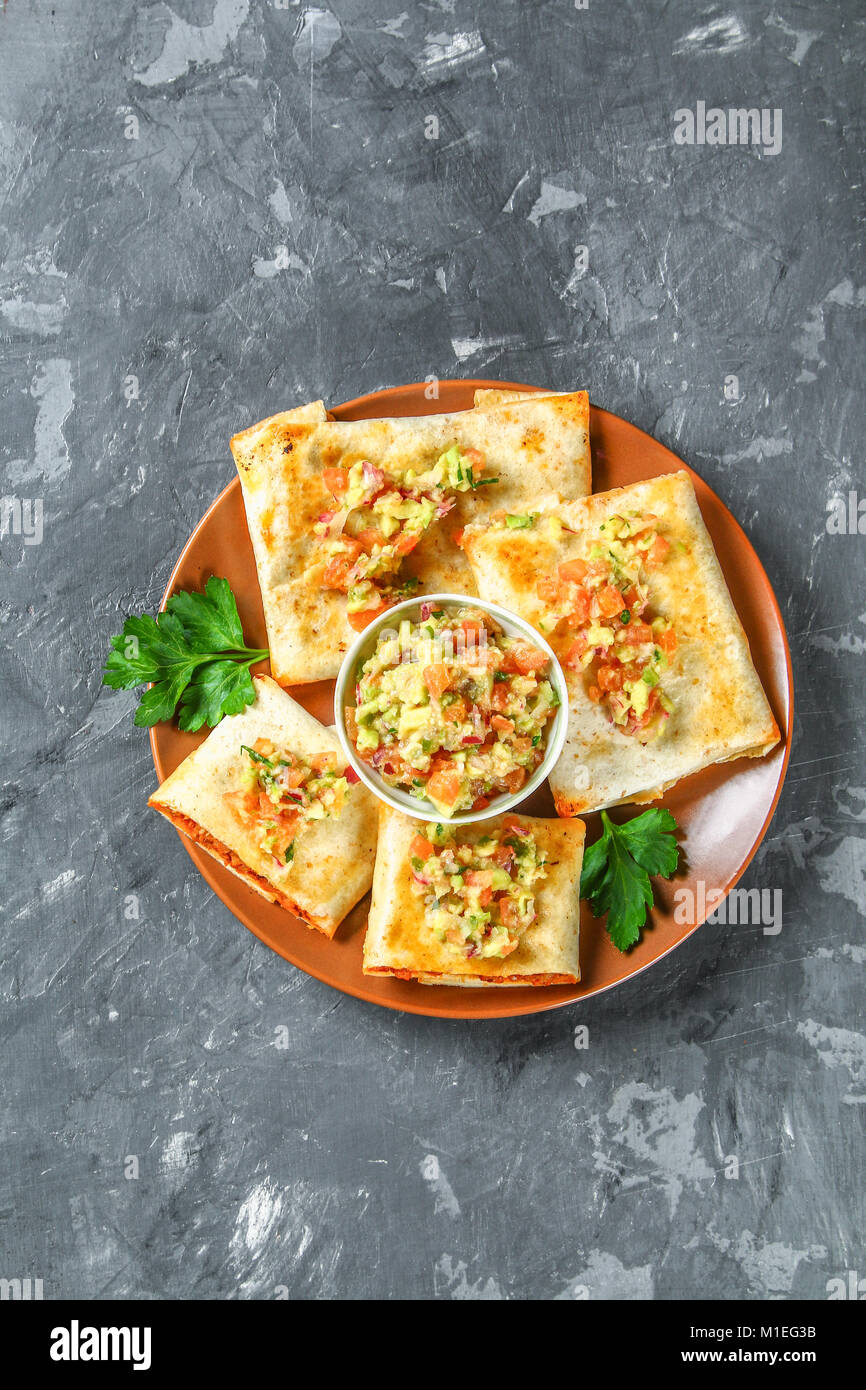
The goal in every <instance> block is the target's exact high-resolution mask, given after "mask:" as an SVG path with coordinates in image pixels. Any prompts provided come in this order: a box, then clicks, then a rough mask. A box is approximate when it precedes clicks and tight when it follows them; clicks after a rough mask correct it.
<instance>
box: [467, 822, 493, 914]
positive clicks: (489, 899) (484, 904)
mask: <svg viewBox="0 0 866 1390" xmlns="http://www.w3.org/2000/svg"><path fill="white" fill-rule="evenodd" d="M489 805H490V797H489V796H476V798H475V800H474V801H473V803H472V805H471V807H470V810H472V811H486V810H487V807H488V806H489ZM489 901H490V897H488V899H487V902H489ZM484 906H485V907H486V906H487V903H485V904H484Z"/></svg>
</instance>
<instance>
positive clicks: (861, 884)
mask: <svg viewBox="0 0 866 1390" xmlns="http://www.w3.org/2000/svg"><path fill="white" fill-rule="evenodd" d="M813 862H814V865H815V869H816V870H817V873H818V879H819V882H820V884H821V887H822V888H823V890H824V892H825V893H838V894H839V895H840V897H843V898H847V899H848V902H849V903H853V904H854V906H855V907H856V909H857V911H858V912H859V913H860V916H861V917H866V840H862V839H860V838H859V837H858V836H856V835H846V836H845V837H844V838H843V839H842V840H840V842H839V844H838V845H837V846H836V848H835V849H834V850H833V852H832V854H827V855H824V856H823V857H822V858H820V859H819V858H816V859H815V860H814V861H813Z"/></svg>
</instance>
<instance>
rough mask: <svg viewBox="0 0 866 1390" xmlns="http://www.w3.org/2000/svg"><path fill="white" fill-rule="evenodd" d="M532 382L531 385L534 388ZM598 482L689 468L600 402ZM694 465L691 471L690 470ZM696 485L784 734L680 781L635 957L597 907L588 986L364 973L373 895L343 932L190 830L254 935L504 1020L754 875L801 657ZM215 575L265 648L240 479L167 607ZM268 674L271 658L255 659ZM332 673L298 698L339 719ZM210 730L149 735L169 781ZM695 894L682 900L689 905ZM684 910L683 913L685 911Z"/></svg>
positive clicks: (375, 399)
mask: <svg viewBox="0 0 866 1390" xmlns="http://www.w3.org/2000/svg"><path fill="white" fill-rule="evenodd" d="M516 385H517V383H512V382H499V381H443V382H440V386H439V399H438V400H432V401H431V400H427V399H426V397H425V395H424V386H425V383H423V382H422V383H420V384H418V385H414V386H399V387H396V388H394V389H393V390H389V391H378V392H376V393H375V394H374V395H371V396H362V397H360V398H359V399H358V400H355V401H349V402H347V404H345V405H341V406H337V407H335V408H333V410H332V414H333V415H334V416H335V417H336V418H337V419H338V420H360V419H365V418H375V417H379V416H389V415H425V414H432V413H434V412H438V411H453V410H467V409H470V408H471V407H472V404H473V392H474V391H475V390H476V389H477V388H478V387H484V386H497V387H503V386H508V387H514V386H516ZM525 389H532V388H525ZM591 435H592V478H593V491H594V492H603V491H606V490H607V489H608V488H613V487H622V486H623V485H624V484H626V483H636V482H639V481H640V480H641V479H643V478H653V477H657V476H658V475H659V474H662V473H672V472H675V471H676V470H677V469H681V468H683V467H685V465H684V464H683V463H682V462H681V460H680V459H678V458H677V457H676V455H675V454H672V453H671V452H670V450H668V449H666V448H664V446H663V445H661V444H659V443H657V441H656V440H655V439H651V438H650V436H649V435H647V434H644V433H643V432H642V431H641V430H638V429H635V427H634V426H633V425H629V424H627V423H626V421H625V420H621V419H619V417H618V416H616V415H611V414H609V413H608V412H607V411H606V410H598V409H597V408H596V407H595V406H593V407H592V410H591ZM689 471H690V472H691V470H689ZM691 477H692V481H693V482H694V485H695V490H696V492H697V496H698V502H699V503H700V507H701V511H702V512H703V516H704V521H705V522H706V524H707V526H708V528H709V532H710V535H711V536H712V538H713V543H714V545H715V547H716V553H717V554H718V557H719V559H720V561H721V564H722V569H723V570H724V572H725V578H726V580H727V582H728V587H729V588H730V591H731V594H732V596H733V600H734V603H735V605H736V608H737V612H738V613H739V615H740V618H741V620H742V622H743V626H744V627H745V630H746V635H747V637H748V639H749V644H750V646H751V650H752V657H753V659H754V662H755V666H756V667H757V670H758V675H759V676H760V678H761V680H762V682H763V685H764V689H765V691H766V692H767V696H768V698H769V701H770V704H771V706H772V708H773V712H774V714H775V716H776V722H777V723H778V725H779V728H780V729H782V730H784V741H783V743H781V744H780V745H779V747H778V748H776V749H775V750H774V751H773V752H772V753H771V754H770V755H769V756H768V757H766V758H743V759H740V761H738V762H734V763H727V764H720V765H718V766H717V767H711V768H708V769H707V770H706V771H704V772H700V773H698V774H697V775H696V776H694V777H689V778H687V779H686V780H685V781H682V782H679V783H678V784H677V786H675V787H673V788H672V789H671V790H670V791H669V792H668V793H667V795H666V796H665V797H664V798H663V804H664V805H665V806H667V807H668V808H669V809H670V810H671V811H672V812H673V814H674V816H675V817H676V819H677V821H678V822H679V824H680V826H681V827H682V831H683V835H682V840H681V843H682V846H683V849H684V855H683V856H682V861H683V868H682V870H681V872H680V873H678V875H677V876H676V877H675V878H674V879H672V880H671V881H670V882H665V881H664V880H662V879H657V880H655V882H654V892H655V899H656V905H655V907H654V908H653V911H652V914H651V918H650V920H649V921H648V923H647V925H646V927H645V928H644V931H643V934H642V937H641V940H640V941H639V942H638V944H637V945H636V946H634V947H633V948H632V949H631V950H630V951H628V952H627V953H626V954H622V953H621V952H619V951H618V950H617V949H616V948H615V947H614V946H613V945H611V943H610V941H609V939H608V936H607V933H606V931H605V928H604V926H603V924H602V923H601V922H597V921H596V920H595V919H594V918H593V916H592V913H591V912H590V911H589V908H588V906H587V904H586V903H583V904H582V909H581V922H580V968H581V975H582V978H581V981H580V984H578V985H556V986H551V987H550V988H544V987H539V988H534V989H533V988H530V987H527V988H526V989H520V988H514V989H511V988H509V989H495V988H490V989H453V988H446V987H440V986H429V985H419V984H415V983H413V982H411V981H405V980H392V979H387V978H384V977H381V976H376V975H364V974H363V973H362V971H361V945H362V942H363V938H364V929H365V925H366V920H367V909H368V905H369V897H367V898H364V899H363V900H362V901H361V902H360V903H359V904H358V906H357V907H356V908H355V909H354V911H353V912H352V913H351V914H350V915H349V916H348V917H347V918H346V920H345V921H344V922H343V923H342V925H341V927H340V928H339V930H338V932H337V935H336V937H335V938H334V940H333V941H328V939H327V938H326V937H324V936H322V935H321V934H320V933H319V932H316V931H312V930H311V929H310V928H309V927H307V926H305V925H304V924H303V923H302V922H300V921H298V920H297V918H295V917H293V916H292V915H291V914H290V913H289V912H286V911H285V910H284V909H283V908H280V907H276V906H274V905H273V904H272V903H269V902H266V901H265V899H264V898H262V897H260V896H259V894H258V893H255V892H254V891H253V890H252V889H251V888H247V887H246V886H245V885H244V884H242V883H240V882H239V880H238V879H237V878H235V877H234V875H232V874H230V873H228V871H227V870H225V869H223V868H222V867H221V865H219V864H218V863H217V862H216V861H215V860H214V859H212V858H211V857H210V855H208V854H205V852H204V851H203V850H201V849H198V848H196V846H194V845H193V844H192V843H191V842H190V841H189V840H188V839H187V838H186V836H184V835H182V836H181V840H182V841H183V844H184V847H185V849H186V850H187V851H188V853H189V854H190V855H191V857H192V859H193V860H194V862H195V864H196V866H197V867H198V869H199V870H200V872H201V873H202V875H203V877H204V878H205V879H206V880H207V882H208V883H209V884H210V886H211V887H212V888H213V890H214V892H215V893H216V894H217V896H218V897H219V898H221V899H222V901H223V902H224V903H225V905H226V906H227V907H228V908H229V909H230V910H231V911H232V912H233V913H234V915H235V916H236V917H237V918H238V919H239V921H241V922H243V924H244V925H245V926H247V927H249V929H250V931H252V932H255V934H256V936H257V937H259V939H260V940H261V941H263V942H265V944H266V945H267V946H270V947H271V948H272V950H274V951H276V952H277V953H278V954H279V955H281V956H283V957H285V959H286V960H288V961H291V962H292V964H293V965H296V966H298V967H299V968H300V969H301V970H305V971H306V972H307V974H309V975H314V976H315V977H316V978H317V979H319V980H324V981H325V983H326V984H329V985H333V986H334V988H335V989H339V990H342V991H343V992H344V993H346V994H353V995H355V996H356V997H357V998H359V999H367V1000H369V1001H370V1002H371V1003H374V1004H382V1005H384V1006H385V1007H386V1008H389V1009H403V1010H405V1011H407V1012H408V1013H416V1014H430V1015H434V1016H436V1017H439V1018H503V1017H508V1016H512V1015H515V1014H530V1013H538V1012H540V1011H541V1010H543V1009H552V1008H557V1007H559V1006H561V1005H563V1004H570V1003H572V1002H573V1001H574V1000H576V999H585V998H587V997H588V996H590V995H592V994H598V993H599V992H600V991H601V990H605V989H611V988H612V987H613V986H614V985H618V984H620V983H621V982H622V981H623V980H627V979H629V978H630V977H631V976H632V975H637V974H638V973H639V972H640V971H642V970H646V968H647V967H648V966H650V965H652V964H653V962H654V961H657V960H660V959H661V957H662V956H664V955H667V953H668V951H672V950H673V949H674V947H675V946H678V945H679V944H680V942H681V941H684V940H685V939H686V937H687V936H690V935H691V933H692V932H693V931H695V930H696V929H697V927H698V926H700V925H701V921H702V920H703V917H704V916H705V915H706V913H707V912H708V911H710V910H712V905H711V907H710V908H707V907H704V909H703V912H701V910H700V904H701V902H702V901H703V899H702V897H701V895H700V891H699V889H698V884H699V882H702V883H703V884H707V885H714V886H715V885H718V886H719V887H720V888H721V887H723V888H724V891H725V892H726V893H727V892H728V891H729V890H730V889H731V888H732V887H733V885H734V884H735V883H736V882H737V879H738V878H739V877H740V875H741V874H742V873H743V871H744V869H745V868H746V865H747V864H748V863H749V861H750V859H751V858H752V856H753V854H754V853H755V850H756V849H757V848H758V845H759V844H760V842H761V840H762V838H763V836H764V832H765V831H766V829H767V826H768V825H769V822H770V817H771V816H772V814H773V810H774V809H775V806H776V802H777V801H778V799H779V793H780V791H781V787H782V781H783V779H784V776H785V768H786V766H787V763H788V754H789V751H790V744H791V726H792V719H793V692H792V679H791V657H790V653H789V651H788V643H787V639H786V636H785V628H784V625H783V622H782V615H781V613H780V612H779V605H778V604H777V602H776V598H775V595H774V593H773V590H772V588H771V587H770V581H769V580H768V578H767V576H766V574H765V573H764V569H763V566H762V565H761V562H760V560H759V559H758V557H757V555H756V554H755V552H754V550H753V549H752V547H751V545H750V544H749V541H748V540H747V538H746V536H745V534H744V532H743V531H742V529H741V527H740V526H739V525H738V523H737V522H736V521H735V520H734V518H733V517H732V515H731V513H730V512H729V511H728V509H727V507H725V506H724V504H723V503H722V502H721V501H720V500H719V498H718V497H717V496H716V494H715V493H714V492H713V491H712V490H711V489H710V488H709V487H707V485H706V483H705V482H703V481H702V480H701V478H699V477H698V476H697V474H695V473H691ZM212 574H218V575H224V576H225V577H226V578H227V579H228V581H229V583H230V584H231V586H232V589H233V590H234V593H235V595H236V597H237V601H238V609H239V611H240V616H241V620H242V622H243V626H244V632H245V633H246V637H247V642H248V643H249V644H250V645H251V646H256V647H266V646H267V638H266V634H265V625H264V618H263V616H262V604H261V597H260V594H259V585H258V580H257V578H256V568H255V563H254V561H253V552H252V546H251V544H250V539H249V535H248V533H247V525H246V517H245V515H244V504H243V499H242V497H241V489H240V484H239V482H238V480H237V479H235V480H234V481H233V482H231V483H230V484H229V486H228V487H227V488H226V489H225V490H224V491H223V492H221V493H220V495H219V497H217V499H216V501H215V502H214V503H213V505H212V506H211V507H210V509H209V510H208V511H207V512H206V513H205V515H204V516H203V517H202V519H201V521H200V522H199V524H198V526H197V527H196V529H195V531H194V532H193V534H192V535H191V537H190V539H189V541H188V542H187V544H186V546H185V547H184V550H183V553H182V555H181V557H180V559H179V560H178V562H177V565H176V566H175V570H174V573H173V574H172V576H171V579H170V580H169V584H168V588H167V589H166V592H165V597H164V599H163V604H165V601H166V600H167V599H168V597H169V596H170V595H171V594H172V593H173V592H174V591H175V590H176V589H199V588H201V587H202V586H203V585H204V583H205V581H206V580H207V579H208V578H209V576H210V575H212ZM260 670H261V671H266V670H267V664H266V663H264V664H263V665H262V666H261V667H258V668H254V672H257V671H260ZM333 690H334V682H333V681H320V682H318V683H316V684H314V685H302V686H297V687H295V688H294V689H292V691H291V694H292V695H293V696H294V698H295V699H296V700H298V701H299V702H300V703H301V704H302V705H304V706H305V707H306V708H307V709H308V710H310V711H311V713H313V714H314V715H316V716H317V717H318V718H319V719H321V720H323V721H325V722H327V723H329V724H330V723H333V704H332V701H333ZM203 736H204V735H203V734H183V733H181V732H180V731H179V730H178V729H177V728H176V726H175V725H174V724H171V723H167V724H159V725H157V726H156V727H155V728H154V729H152V730H151V735H150V737H151V745H152V748H153V759H154V762H155V764H156V770H157V773H158V775H159V777H160V780H162V779H164V778H165V777H167V776H168V774H169V773H170V772H172V771H173V770H174V769H175V768H176V767H177V766H178V764H179V763H180V762H181V761H182V759H183V758H185V757H186V756H187V754H188V753H190V752H192V750H193V748H195V747H196V745H197V744H198V743H200V742H201V740H202V737H203ZM524 810H525V811H526V812H527V813H529V814H532V815H537V816H552V815H554V814H555V812H554V809H553V800H552V798H551V796H550V793H549V791H548V789H547V787H546V786H545V787H544V788H543V789H542V790H540V791H538V792H536V793H535V794H534V796H532V797H530V798H529V799H528V800H527V802H526V803H525V805H524ZM633 814H634V808H621V809H619V810H617V811H615V812H614V813H613V818H614V819H619V820H621V819H627V818H628V817H629V816H630V815H633ZM586 821H587V843H591V842H592V841H593V840H594V839H596V838H597V835H598V832H599V818H598V815H597V814H594V815H589V816H587V817H586ZM678 888H689V889H691V890H692V896H691V897H690V898H688V899H687V901H692V902H695V903H696V905H697V910H696V912H695V913H693V914H692V915H691V916H690V918H689V920H688V921H686V922H680V921H675V920H674V908H675V901H674V892H675V891H676V889H678ZM678 901H679V902H682V901H684V899H683V898H680V899H679V900H678ZM682 915H683V914H682V910H681V909H680V910H678V912H677V916H682Z"/></svg>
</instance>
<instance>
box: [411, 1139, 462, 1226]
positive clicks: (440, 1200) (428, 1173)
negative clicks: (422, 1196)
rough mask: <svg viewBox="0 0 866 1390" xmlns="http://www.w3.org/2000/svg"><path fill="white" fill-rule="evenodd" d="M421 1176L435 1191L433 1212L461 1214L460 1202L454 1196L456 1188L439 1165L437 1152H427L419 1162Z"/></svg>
mask: <svg viewBox="0 0 866 1390" xmlns="http://www.w3.org/2000/svg"><path fill="white" fill-rule="evenodd" d="M419 1167H420V1169H421V1176H422V1178H423V1179H424V1181H425V1182H426V1184H427V1186H428V1187H429V1189H430V1191H431V1192H432V1193H433V1198H434V1202H433V1213H434V1215H436V1216H438V1215H439V1213H440V1212H443V1211H444V1212H447V1214H448V1215H449V1216H455V1217H457V1216H459V1215H460V1203H459V1202H458V1201H457V1198H456V1197H455V1196H454V1189H453V1187H452V1186H451V1184H450V1182H449V1181H448V1179H447V1178H446V1176H445V1174H444V1173H443V1172H442V1169H441V1168H440V1166H439V1160H438V1158H437V1157H436V1155H435V1154H426V1155H425V1156H424V1158H423V1159H422V1160H421V1163H420V1164H419Z"/></svg>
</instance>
